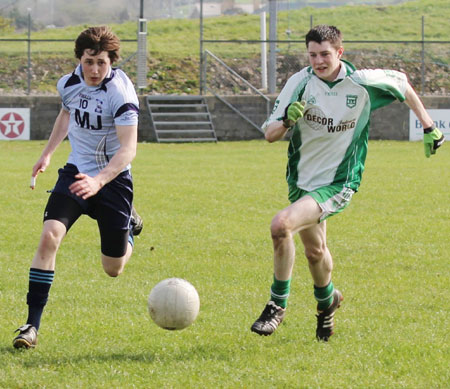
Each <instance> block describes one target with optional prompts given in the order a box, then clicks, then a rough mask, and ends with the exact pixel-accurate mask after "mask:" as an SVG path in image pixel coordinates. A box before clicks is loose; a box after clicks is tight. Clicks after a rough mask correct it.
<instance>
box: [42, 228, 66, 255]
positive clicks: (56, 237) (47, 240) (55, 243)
mask: <svg viewBox="0 0 450 389" xmlns="http://www.w3.org/2000/svg"><path fill="white" fill-rule="evenodd" d="M63 237H64V235H63V234H61V232H60V231H58V230H55V229H51V228H45V229H44V230H43V231H42V235H41V247H42V248H43V249H45V250H50V251H51V250H53V251H56V250H57V249H58V247H59V244H60V243H61V240H62V238H63Z"/></svg>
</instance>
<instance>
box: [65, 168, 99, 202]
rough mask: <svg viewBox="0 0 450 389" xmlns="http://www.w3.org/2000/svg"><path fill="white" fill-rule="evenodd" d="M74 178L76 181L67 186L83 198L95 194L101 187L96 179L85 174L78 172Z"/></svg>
mask: <svg viewBox="0 0 450 389" xmlns="http://www.w3.org/2000/svg"><path fill="white" fill-rule="evenodd" d="M75 178H76V179H77V181H75V182H74V183H73V184H71V185H70V186H69V190H70V191H71V192H72V193H73V194H75V195H77V196H78V197H81V198H82V199H83V200H86V199H88V198H89V197H92V196H94V195H96V194H97V193H98V191H99V190H100V189H101V185H100V184H99V183H98V182H97V180H96V179H95V178H93V177H91V176H88V175H87V174H84V173H78V174H77V175H75Z"/></svg>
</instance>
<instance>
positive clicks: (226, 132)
mask: <svg viewBox="0 0 450 389" xmlns="http://www.w3.org/2000/svg"><path fill="white" fill-rule="evenodd" d="M275 98H276V96H271V101H272V105H273V102H274V101H275ZM226 99H227V101H229V102H230V103H231V104H232V105H234V106H235V107H237V108H238V109H239V110H240V111H241V112H243V113H245V114H246V115H248V116H250V118H251V119H252V121H253V122H255V123H257V124H262V123H263V122H264V120H265V119H266V109H265V103H264V101H263V99H261V98H259V97H254V96H229V97H227V98H226ZM206 100H207V103H208V107H209V110H210V113H211V116H212V118H213V123H214V127H215V129H216V134H217V138H218V139H219V141H232V140H250V139H263V134H262V133H261V132H260V131H258V130H257V129H256V128H254V127H253V126H252V125H251V124H249V123H248V122H247V121H245V120H244V119H242V118H241V117H240V116H239V115H237V114H236V113H235V112H234V111H232V110H231V109H230V108H229V107H228V106H226V105H225V104H224V103H222V102H221V101H220V100H218V99H217V98H215V97H214V96H207V97H206ZM423 101H424V103H425V106H426V107H427V108H429V109H449V108H450V97H424V98H423ZM140 104H141V114H140V118H139V141H141V142H142V141H147V142H154V141H155V133H154V131H153V128H152V126H151V123H150V116H149V114H148V110H147V106H146V103H145V97H144V96H141V97H140ZM272 105H271V106H272ZM60 107H61V105H60V99H59V97H57V96H30V97H28V96H20V97H15V96H0V108H30V109H31V114H30V120H31V139H36V140H37V139H48V137H49V135H50V132H51V130H52V126H53V123H54V121H55V118H56V116H57V115H58V112H59V109H60ZM408 138H409V108H408V106H407V105H406V104H402V103H398V102H394V103H393V104H390V105H389V106H387V107H384V108H381V109H379V110H377V111H375V112H374V113H373V115H372V119H371V130H370V139H392V140H408Z"/></svg>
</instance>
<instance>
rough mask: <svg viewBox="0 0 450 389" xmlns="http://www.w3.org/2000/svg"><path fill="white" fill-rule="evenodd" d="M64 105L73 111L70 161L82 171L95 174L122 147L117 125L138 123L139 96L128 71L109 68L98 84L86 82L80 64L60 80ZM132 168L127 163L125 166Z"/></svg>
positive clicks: (70, 111)
mask: <svg viewBox="0 0 450 389" xmlns="http://www.w3.org/2000/svg"><path fill="white" fill-rule="evenodd" d="M57 88H58V92H59V94H60V95H61V98H62V107H63V109H65V110H66V111H68V112H69V113H70V121H69V141H70V145H71V147H72V151H71V153H70V155H69V159H68V161H67V162H68V163H71V164H74V165H75V166H76V167H77V168H78V170H79V171H80V172H82V173H85V174H88V175H90V176H95V175H97V174H98V172H99V171H100V170H102V169H103V168H104V167H105V166H106V165H107V164H108V162H109V161H110V159H111V158H112V157H113V156H114V154H115V153H116V152H117V150H118V149H119V147H120V143H119V140H118V138H117V133H116V128H115V126H116V125H119V126H128V125H136V124H137V122H138V114H139V100H138V98H137V96H136V91H135V90H134V86H133V84H132V83H131V81H130V79H129V78H128V77H127V75H126V74H125V73H124V72H123V71H122V70H120V69H110V71H109V72H108V75H107V76H106V77H105V79H104V80H103V81H102V83H101V84H100V85H98V86H88V85H86V83H85V81H84V79H83V76H82V71H81V65H78V66H77V68H76V69H75V71H74V72H73V73H71V74H67V75H65V76H63V77H61V78H60V80H59V81H58V84H57ZM128 169H130V165H128V166H127V167H126V168H125V169H124V170H128Z"/></svg>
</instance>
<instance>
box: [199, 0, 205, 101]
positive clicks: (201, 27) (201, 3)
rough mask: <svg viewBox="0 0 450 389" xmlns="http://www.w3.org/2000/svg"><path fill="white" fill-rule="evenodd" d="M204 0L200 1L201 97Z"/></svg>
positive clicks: (200, 86)
mask: <svg viewBox="0 0 450 389" xmlns="http://www.w3.org/2000/svg"><path fill="white" fill-rule="evenodd" d="M204 78H205V74H203V0H200V85H199V88H200V96H202V95H203V80H204Z"/></svg>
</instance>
